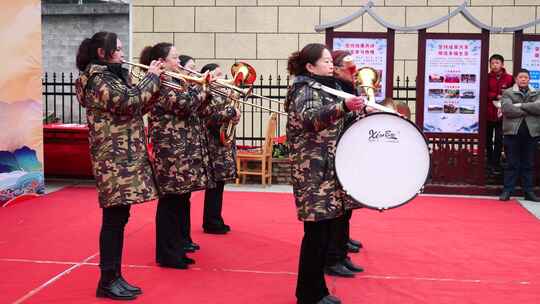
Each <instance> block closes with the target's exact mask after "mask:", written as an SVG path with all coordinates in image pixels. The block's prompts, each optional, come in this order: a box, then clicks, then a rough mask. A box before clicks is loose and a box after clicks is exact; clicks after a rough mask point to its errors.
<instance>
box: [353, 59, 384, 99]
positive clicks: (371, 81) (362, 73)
mask: <svg viewBox="0 0 540 304" xmlns="http://www.w3.org/2000/svg"><path fill="white" fill-rule="evenodd" d="M380 79H381V77H380V75H379V73H378V72H377V70H375V69H374V68H371V67H362V68H360V69H358V71H357V72H356V74H355V75H354V81H355V84H356V86H357V87H359V88H362V89H363V90H364V92H365V93H366V95H367V97H368V99H369V101H370V102H375V90H377V89H378V88H379V87H380V86H381V83H380V82H381V80H380Z"/></svg>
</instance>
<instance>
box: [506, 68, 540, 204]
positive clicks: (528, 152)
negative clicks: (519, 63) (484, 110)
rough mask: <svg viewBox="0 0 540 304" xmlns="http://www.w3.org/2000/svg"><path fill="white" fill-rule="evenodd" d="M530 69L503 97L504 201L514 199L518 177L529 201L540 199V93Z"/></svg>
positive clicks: (517, 77) (520, 71) (523, 73)
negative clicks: (536, 175)
mask: <svg viewBox="0 0 540 304" xmlns="http://www.w3.org/2000/svg"><path fill="white" fill-rule="evenodd" d="M529 77H530V76H529V71H527V70H525V69H521V70H519V71H518V73H517V74H516V84H515V85H514V86H513V87H512V88H511V89H508V90H506V91H504V93H503V96H502V107H501V108H502V114H503V132H504V149H505V150H504V151H505V153H506V163H507V165H506V169H505V171H504V190H503V193H502V194H501V196H500V198H499V199H500V200H501V201H507V200H509V199H510V195H511V194H512V191H514V187H515V185H516V182H517V179H518V177H521V186H522V188H523V193H524V196H525V199H526V200H529V201H535V202H538V201H540V199H538V197H536V195H535V194H534V192H533V166H534V152H535V151H536V141H537V139H538V136H540V93H539V92H538V91H535V90H534V88H533V87H531V86H529Z"/></svg>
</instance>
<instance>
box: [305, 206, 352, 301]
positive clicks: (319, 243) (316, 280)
mask: <svg viewBox="0 0 540 304" xmlns="http://www.w3.org/2000/svg"><path fill="white" fill-rule="evenodd" d="M340 221H342V219H341V217H340V218H335V219H330V220H323V221H319V222H304V238H303V239H302V246H301V248H300V262H299V266H298V281H297V284H296V298H297V299H298V303H301V304H313V303H317V302H318V301H319V300H320V299H322V298H323V297H325V296H327V295H328V294H329V293H328V288H327V287H326V282H325V280H324V266H325V265H326V256H327V253H328V243H329V242H330V239H331V237H332V233H333V231H332V229H335V227H336V226H338V225H339V222H340Z"/></svg>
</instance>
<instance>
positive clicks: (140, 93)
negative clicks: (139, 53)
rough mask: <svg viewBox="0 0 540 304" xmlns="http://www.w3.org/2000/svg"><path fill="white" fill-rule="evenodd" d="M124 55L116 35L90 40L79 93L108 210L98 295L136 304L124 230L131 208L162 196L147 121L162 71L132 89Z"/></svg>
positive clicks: (155, 66) (83, 48)
mask: <svg viewBox="0 0 540 304" xmlns="http://www.w3.org/2000/svg"><path fill="white" fill-rule="evenodd" d="M123 56H124V54H123V52H122V44H121V42H120V40H118V38H117V35H116V34H114V33H108V32H99V33H96V34H95V35H94V36H93V37H92V38H91V39H89V38H87V39H85V40H84V41H83V42H82V43H81V45H80V47H79V50H78V53H77V68H78V69H79V70H80V71H81V76H80V77H79V78H78V79H77V81H76V90H77V98H78V100H79V103H80V104H81V105H82V106H83V107H85V108H86V111H87V117H88V127H89V139H90V152H91V158H92V167H93V171H94V176H95V178H96V183H97V189H98V193H99V203H100V206H101V207H102V208H103V222H102V226H101V233H100V241H99V244H100V265H99V266H100V269H101V277H100V280H99V283H98V288H97V292H96V295H97V296H98V297H107V298H112V299H121V300H131V299H135V298H136V296H137V295H138V294H140V293H141V290H140V288H138V287H136V286H133V285H130V284H129V283H127V282H126V281H125V280H124V278H123V277H122V275H121V272H120V267H121V258H122V244H123V239H124V227H125V225H126V223H127V221H128V218H129V211H130V206H131V204H136V203H143V202H146V201H149V200H152V199H155V198H156V196H157V192H156V188H155V185H154V181H153V176H152V171H151V167H150V163H149V160H148V154H147V150H146V140H145V134H144V124H143V119H142V116H143V115H144V114H145V113H146V112H147V111H148V110H149V109H150V108H151V106H152V96H153V94H155V93H157V92H158V90H159V84H160V78H159V75H160V73H161V67H160V64H159V63H158V62H153V63H152V64H151V66H150V69H149V73H148V74H146V76H145V77H144V78H143V79H142V80H141V81H140V82H139V84H138V85H137V86H134V87H132V86H130V85H129V84H128V81H127V78H126V75H127V74H126V73H124V70H123V69H122V68H121V62H122V60H123Z"/></svg>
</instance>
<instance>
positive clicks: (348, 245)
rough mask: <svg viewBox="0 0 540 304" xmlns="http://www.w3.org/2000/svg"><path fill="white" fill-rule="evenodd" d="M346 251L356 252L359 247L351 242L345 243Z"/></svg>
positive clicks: (358, 250)
mask: <svg viewBox="0 0 540 304" xmlns="http://www.w3.org/2000/svg"><path fill="white" fill-rule="evenodd" d="M347 251H348V252H352V253H358V252H360V248H359V247H357V246H354V245H353V244H351V243H347Z"/></svg>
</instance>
